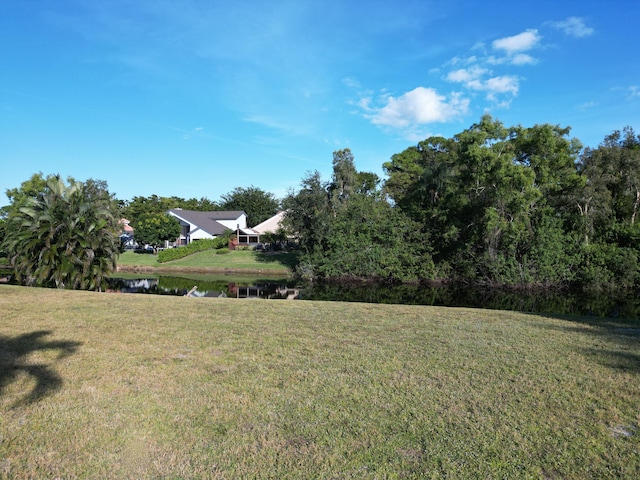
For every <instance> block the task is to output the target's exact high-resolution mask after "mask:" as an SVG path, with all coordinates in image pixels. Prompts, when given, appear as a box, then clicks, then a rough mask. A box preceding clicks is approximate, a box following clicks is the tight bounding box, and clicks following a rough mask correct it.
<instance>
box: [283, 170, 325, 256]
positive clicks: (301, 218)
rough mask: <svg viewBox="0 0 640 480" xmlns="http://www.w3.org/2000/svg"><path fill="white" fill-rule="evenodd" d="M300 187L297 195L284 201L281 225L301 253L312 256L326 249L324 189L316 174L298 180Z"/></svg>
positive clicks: (323, 184) (318, 174) (309, 174)
mask: <svg viewBox="0 0 640 480" xmlns="http://www.w3.org/2000/svg"><path fill="white" fill-rule="evenodd" d="M301 187H302V188H301V189H300V190H299V191H298V192H297V193H291V194H290V195H289V196H287V198H285V199H284V201H283V208H284V210H285V212H286V213H285V216H284V219H283V223H284V225H285V228H286V229H287V231H288V232H289V233H290V234H291V235H292V236H294V237H295V238H297V240H298V243H299V245H300V248H301V250H302V251H303V253H304V254H306V255H313V254H314V253H316V252H321V251H322V250H325V249H326V248H327V237H328V232H329V227H330V223H331V216H332V215H331V207H330V202H329V195H328V193H327V188H328V185H327V184H326V183H324V182H323V181H322V177H321V175H320V172H318V171H315V172H313V173H308V174H307V176H306V177H305V178H303V179H302V183H301Z"/></svg>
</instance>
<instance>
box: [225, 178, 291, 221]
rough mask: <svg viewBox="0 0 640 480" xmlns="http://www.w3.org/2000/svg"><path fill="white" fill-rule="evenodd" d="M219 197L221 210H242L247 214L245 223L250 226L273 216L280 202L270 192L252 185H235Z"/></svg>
mask: <svg viewBox="0 0 640 480" xmlns="http://www.w3.org/2000/svg"><path fill="white" fill-rule="evenodd" d="M220 198H221V202H220V208H221V209H222V210H241V211H244V212H245V213H246V214H247V224H248V225H251V226H255V225H258V224H259V223H262V222H264V221H265V220H267V219H269V218H271V217H273V216H274V215H275V214H276V213H278V210H279V209H280V202H279V201H278V199H277V198H276V197H275V196H274V195H273V194H272V193H269V192H265V191H264V190H261V189H260V188H257V187H254V186H251V187H248V188H242V187H236V188H234V189H233V190H232V191H231V192H229V193H227V194H225V195H222V196H221V197H220Z"/></svg>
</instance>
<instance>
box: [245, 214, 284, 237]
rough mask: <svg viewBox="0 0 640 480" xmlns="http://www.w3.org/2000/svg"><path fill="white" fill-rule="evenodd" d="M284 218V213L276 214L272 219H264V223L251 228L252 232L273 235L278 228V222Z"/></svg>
mask: <svg viewBox="0 0 640 480" xmlns="http://www.w3.org/2000/svg"><path fill="white" fill-rule="evenodd" d="M283 217H284V211H282V212H278V213H276V214H275V215H274V216H273V217H271V218H268V219H266V220H265V221H264V222H262V223H260V224H258V225H256V226H255V227H253V229H252V230H254V231H255V232H258V233H267V232H271V233H275V232H276V230H278V228H280V222H281V221H282V218H283Z"/></svg>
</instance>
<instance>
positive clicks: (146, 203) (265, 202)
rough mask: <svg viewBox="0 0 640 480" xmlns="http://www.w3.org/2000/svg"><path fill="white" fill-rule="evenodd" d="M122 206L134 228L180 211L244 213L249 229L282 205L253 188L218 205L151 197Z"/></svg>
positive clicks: (226, 197) (234, 193) (233, 193)
mask: <svg viewBox="0 0 640 480" xmlns="http://www.w3.org/2000/svg"><path fill="white" fill-rule="evenodd" d="M119 206H120V211H121V214H122V216H123V217H125V218H127V219H128V220H130V221H131V223H132V224H135V223H136V222H138V221H140V219H141V218H143V217H145V216H147V215H151V214H165V213H167V212H168V211H169V210H171V209H174V208H181V209H183V210H196V211H203V212H209V211H221V210H242V211H244V212H245V213H246V214H247V220H248V221H249V222H251V223H250V225H257V224H259V223H261V222H263V221H264V220H266V219H267V218H270V217H272V216H273V215H275V214H276V213H277V212H278V210H279V207H280V201H279V200H278V199H277V198H276V197H275V196H274V195H273V194H272V193H269V192H265V191H264V190H261V189H260V188H257V187H253V186H251V187H248V188H242V187H237V188H235V189H233V190H232V191H231V192H229V193H227V194H224V195H222V196H221V198H220V200H219V201H218V202H215V201H212V200H209V199H208V198H204V197H203V198H201V199H199V200H198V199H196V198H190V199H184V198H181V197H176V196H172V197H160V196H157V195H151V196H150V197H142V196H136V197H133V199H131V200H129V201H120V202H119Z"/></svg>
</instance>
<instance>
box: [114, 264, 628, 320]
mask: <svg viewBox="0 0 640 480" xmlns="http://www.w3.org/2000/svg"><path fill="white" fill-rule="evenodd" d="M109 290H110V291H117V292H124V293H147V294H159V295H187V294H190V296H194V297H224V298H256V299H290V300H291V299H296V300H324V301H345V302H365V303H394V304H405V305H434V306H448V307H472V308H487V309H496V310H515V311H522V312H532V313H547V314H559V315H588V316H596V317H617V318H626V319H640V299H638V297H637V295H636V293H635V292H622V293H619V294H587V293H584V292H558V291H556V290H548V291H528V290H527V291H508V290H502V289H495V288H479V287H468V286H465V287H464V288H460V287H450V286H423V285H406V284H402V285H371V284H367V285H358V284H340V285H331V284H329V285H327V284H312V285H300V284H297V283H295V282H293V281H291V280H288V279H277V278H263V277H258V278H256V277H247V276H241V275H235V276H225V275H217V276H213V275H189V274H184V275H173V276H168V275H159V276H155V275H154V276H149V277H145V276H136V275H123V276H122V277H118V278H112V279H111V280H110V284H109Z"/></svg>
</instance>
